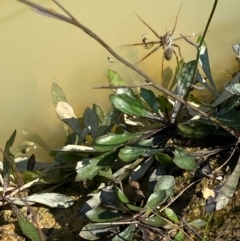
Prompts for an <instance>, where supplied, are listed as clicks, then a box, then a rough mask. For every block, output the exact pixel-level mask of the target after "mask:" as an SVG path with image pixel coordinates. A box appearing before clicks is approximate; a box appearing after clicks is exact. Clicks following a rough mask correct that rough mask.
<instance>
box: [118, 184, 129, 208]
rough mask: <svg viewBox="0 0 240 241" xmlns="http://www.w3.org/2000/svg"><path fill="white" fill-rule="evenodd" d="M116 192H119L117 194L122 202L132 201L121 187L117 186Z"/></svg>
mask: <svg viewBox="0 0 240 241" xmlns="http://www.w3.org/2000/svg"><path fill="white" fill-rule="evenodd" d="M116 193H117V195H118V198H119V199H120V201H121V202H123V203H125V204H126V203H130V202H129V200H128V198H127V196H126V195H125V194H124V192H123V191H122V190H121V189H119V188H118V187H116Z"/></svg>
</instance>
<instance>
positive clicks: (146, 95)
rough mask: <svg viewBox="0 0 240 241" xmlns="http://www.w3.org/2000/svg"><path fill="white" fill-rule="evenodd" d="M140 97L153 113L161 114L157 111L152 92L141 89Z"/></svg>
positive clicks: (156, 103)
mask: <svg viewBox="0 0 240 241" xmlns="http://www.w3.org/2000/svg"><path fill="white" fill-rule="evenodd" d="M140 96H141V98H143V100H144V101H145V102H146V103H147V105H148V106H149V107H150V108H151V109H152V110H153V111H154V112H155V113H157V114H160V113H161V112H160V109H159V104H158V102H157V97H156V96H155V94H154V93H153V91H152V90H147V89H145V88H141V90H140Z"/></svg>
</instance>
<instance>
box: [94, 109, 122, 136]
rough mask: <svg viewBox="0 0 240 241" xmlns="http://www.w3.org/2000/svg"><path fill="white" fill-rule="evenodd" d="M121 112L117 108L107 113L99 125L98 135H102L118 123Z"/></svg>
mask: <svg viewBox="0 0 240 241" xmlns="http://www.w3.org/2000/svg"><path fill="white" fill-rule="evenodd" d="M120 114H121V112H120V111H119V110H116V109H115V108H114V109H112V110H110V111H109V112H108V113H107V115H106V116H105V117H104V120H103V122H102V123H101V125H100V126H99V129H98V133H97V136H102V135H104V134H105V133H106V132H108V131H109V130H110V129H111V128H112V127H113V125H114V123H116V121H117V120H118V118H119V116H120Z"/></svg>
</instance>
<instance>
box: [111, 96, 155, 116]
mask: <svg viewBox="0 0 240 241" xmlns="http://www.w3.org/2000/svg"><path fill="white" fill-rule="evenodd" d="M109 98H110V101H111V103H112V104H113V106H114V107H115V108H116V109H117V110H120V111H122V112H123V113H125V114H129V115H134V116H141V117H146V118H150V119H156V120H157V119H159V117H158V118H157V116H156V115H154V114H153V113H152V112H151V111H149V110H148V109H147V108H146V107H145V106H144V105H143V103H142V102H141V100H140V99H133V98H131V97H129V96H128V95H126V94H122V95H110V97H109Z"/></svg>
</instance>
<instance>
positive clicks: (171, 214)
mask: <svg viewBox="0 0 240 241" xmlns="http://www.w3.org/2000/svg"><path fill="white" fill-rule="evenodd" d="M164 211H165V214H166V216H167V217H168V218H169V219H170V220H171V221H173V222H175V223H179V219H178V216H177V215H176V213H175V212H174V211H173V210H172V209H171V208H165V210H164Z"/></svg>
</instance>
